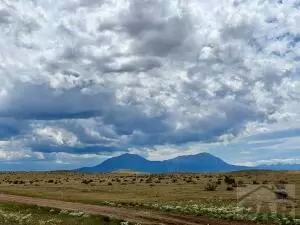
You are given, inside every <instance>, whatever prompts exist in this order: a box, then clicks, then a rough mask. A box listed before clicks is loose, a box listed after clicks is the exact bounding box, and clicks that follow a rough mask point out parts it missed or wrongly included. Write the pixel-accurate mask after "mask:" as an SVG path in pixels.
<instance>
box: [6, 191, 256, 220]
mask: <svg viewBox="0 0 300 225" xmlns="http://www.w3.org/2000/svg"><path fill="white" fill-rule="evenodd" d="M0 201H2V202H16V203H23V204H30V205H38V206H44V207H51V208H58V209H65V210H75V211H82V212H86V213H89V214H95V215H103V216H109V217H111V218H115V219H120V220H125V221H129V222H133V223H137V224H145V225H146V224H160V225H163V224H165V225H199V224H201V225H208V224H209V225H249V224H251V223H246V222H230V221H220V220H212V219H208V218H205V217H198V216H185V215H180V214H170V213H161V212H154V211H151V210H144V209H133V208H118V207H108V206H99V205H89V204H82V203H74V202H64V201H58V200H50V199H41V198H33V197H24V196H16V195H7V194H0Z"/></svg>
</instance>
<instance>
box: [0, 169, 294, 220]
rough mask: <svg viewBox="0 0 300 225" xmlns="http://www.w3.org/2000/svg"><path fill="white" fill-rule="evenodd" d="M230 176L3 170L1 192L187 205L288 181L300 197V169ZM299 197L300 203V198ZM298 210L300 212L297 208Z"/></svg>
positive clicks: (228, 198) (96, 201)
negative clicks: (231, 181) (210, 186)
mask: <svg viewBox="0 0 300 225" xmlns="http://www.w3.org/2000/svg"><path fill="white" fill-rule="evenodd" d="M226 175H227V176H229V177H231V178H234V179H235V181H236V183H235V184H226V183H225V182H224V174H165V175H162V174H161V175H159V174H157V175H150V174H138V173H132V172H130V173H124V172H121V173H111V174H83V173H73V172H47V173H46V172H45V173H0V192H4V193H9V194H17V195H25V196H35V197H43V198H51V199H59V200H66V201H78V202H85V203H92V204H102V202H103V201H116V202H125V203H131V202H135V203H136V202H137V203H139V202H140V203H168V204H171V203H175V204H177V203H178V204H179V203H180V204H184V203H201V202H207V201H220V200H221V201H235V200H236V192H235V191H234V190H235V189H236V186H238V185H249V184H254V183H256V184H263V183H289V184H295V185H296V187H297V186H298V190H297V191H298V193H297V196H300V193H299V191H300V190H299V189H300V172H271V171H247V172H233V173H228V174H226ZM207 183H216V184H217V187H216V190H215V191H207V190H206V189H205V185H206V184H207ZM296 201H297V203H299V198H298V199H297V200H296ZM297 214H298V215H300V210H299V208H298V209H297Z"/></svg>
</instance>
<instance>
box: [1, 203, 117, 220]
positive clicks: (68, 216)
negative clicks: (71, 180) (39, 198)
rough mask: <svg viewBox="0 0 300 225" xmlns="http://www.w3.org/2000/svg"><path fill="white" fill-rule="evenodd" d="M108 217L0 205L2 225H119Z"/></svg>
mask: <svg viewBox="0 0 300 225" xmlns="http://www.w3.org/2000/svg"><path fill="white" fill-rule="evenodd" d="M120 223H121V222H120V221H117V220H113V219H111V218H109V217H102V216H95V215H89V214H86V213H83V212H74V211H67V210H58V209H52V208H45V207H38V206H28V205H22V204H15V203H14V204H12V203H0V224H1V225H2V224H3V225H21V224H22V225H46V224H47V225H58V224H60V225H117V224H118V225H119V224H120Z"/></svg>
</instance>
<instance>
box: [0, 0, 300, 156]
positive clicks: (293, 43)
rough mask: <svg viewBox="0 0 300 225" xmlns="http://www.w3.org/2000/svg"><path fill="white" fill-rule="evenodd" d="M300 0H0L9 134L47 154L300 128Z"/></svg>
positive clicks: (1, 103) (1, 84)
mask: <svg viewBox="0 0 300 225" xmlns="http://www.w3.org/2000/svg"><path fill="white" fill-rule="evenodd" d="M296 5H297V1H296V0H288V1H284V2H283V3H280V2H276V1H258V0H254V1H250V0H246V1H239V0H230V1H226V0H222V1H218V0H212V1H199V0H190V1H171V0H170V1H166V0H151V1H150V0H146V1H138V0H120V1H112V0H103V1H94V0H89V1H79V0H76V1H71V0H67V1H54V2H53V1H49V0H47V1H44V0H43V1H42V0H34V1H25V0H18V1H8V0H5V1H2V2H1V3H0V31H1V32H0V45H1V53H0V117H2V118H4V119H3V120H2V119H0V137H1V138H3V139H6V140H7V139H9V138H12V141H17V142H18V143H19V142H20V143H22V144H21V145H20V146H22V147H25V148H29V149H31V150H34V151H38V149H37V147H38V148H40V150H39V151H40V152H44V151H45V152H51V151H53V152H57V151H61V152H69V153H70V152H71V149H70V148H66V146H69V147H70V146H73V147H74V153H75V151H77V150H78V148H77V147H80V148H83V147H85V148H86V147H91V145H96V146H97V150H93V151H91V149H89V151H91V152H94V153H95V152H97V153H99V151H100V152H101V151H103V152H107V151H108V150H107V149H109V151H110V152H111V153H112V152H114V151H118V152H119V151H120V148H123V149H124V151H126V150H127V149H137V150H139V151H142V150H143V149H149V148H150V149H151V148H154V147H155V148H157V149H160V150H159V151H161V154H162V155H164V154H170V155H177V153H176V152H177V151H176V149H182V148H181V147H180V145H183V144H184V145H188V144H189V143H197V142H198V143H200V144H201V143H214V142H224V141H225V142H229V143H230V142H231V141H232V140H234V139H235V138H237V137H243V136H248V135H252V134H255V133H256V132H257V131H259V130H260V131H264V130H267V129H274V128H272V126H270V124H273V125H274V124H275V126H276V125H277V126H281V125H282V124H288V126H292V124H293V123H295V121H298V122H297V124H298V126H300V123H299V121H300V117H299V115H300V112H299V109H298V108H299V107H297V106H298V104H299V98H300V92H299V90H300V89H299V71H300V70H299V69H300V63H299V52H300V51H299V50H300V44H299V35H300V30H299V27H300V24H299V21H300V20H299V18H300V13H299V8H297V6H296ZM99 11H101V13H100V14H99ZM6 131H7V132H6ZM51 145H56V146H58V147H59V148H58V149H57V148H53V149H52V148H51ZM33 146H34V147H33ZM49 146H50V147H49ZM99 146H100V147H101V146H102V147H103V149H104V150H101V148H100V147H99ZM157 146H158V147H157ZM168 146H174V148H173V147H172V149H175V150H174V152H173V150H170V151H169V150H166V149H168ZM113 149H115V150H113ZM163 149H165V150H163ZM82 151H84V150H82ZM159 151H158V152H159ZM164 151H166V153H163V152H164ZM193 151H195V150H193ZM171 152H172V153H171ZM77 153H79V152H77ZM83 153H84V152H80V154H83ZM155 154H156V153H155ZM155 154H154V153H153V156H154V155H155ZM178 154H179V153H178ZM155 157H156V156H155ZM155 157H153V158H155ZM157 157H159V156H157Z"/></svg>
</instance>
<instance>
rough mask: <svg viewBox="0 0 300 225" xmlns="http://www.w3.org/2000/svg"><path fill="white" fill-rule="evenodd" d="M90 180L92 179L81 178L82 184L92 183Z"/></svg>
mask: <svg viewBox="0 0 300 225" xmlns="http://www.w3.org/2000/svg"><path fill="white" fill-rule="evenodd" d="M92 182H93V180H92V179H89V180H87V179H83V180H82V181H81V183H83V184H89V183H92Z"/></svg>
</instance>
